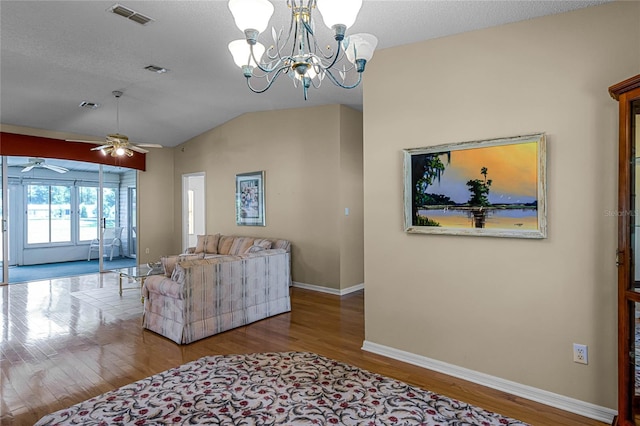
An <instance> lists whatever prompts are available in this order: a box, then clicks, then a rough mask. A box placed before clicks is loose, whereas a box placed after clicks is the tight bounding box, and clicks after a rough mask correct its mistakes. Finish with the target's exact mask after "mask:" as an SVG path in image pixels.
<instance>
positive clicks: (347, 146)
mask: <svg viewBox="0 0 640 426" xmlns="http://www.w3.org/2000/svg"><path fill="white" fill-rule="evenodd" d="M340 111H341V112H342V114H341V116H340V205H339V207H338V208H339V210H340V211H339V212H338V214H339V215H341V217H340V289H342V290H344V289H347V288H349V287H352V286H356V285H360V284H363V283H364V198H363V190H364V188H363V181H362V172H363V161H362V113H360V112H358V111H355V110H352V109H350V108H346V107H344V106H343V107H341V109H340ZM347 208H348V209H349V214H348V215H347V213H346V211H345V209H347Z"/></svg>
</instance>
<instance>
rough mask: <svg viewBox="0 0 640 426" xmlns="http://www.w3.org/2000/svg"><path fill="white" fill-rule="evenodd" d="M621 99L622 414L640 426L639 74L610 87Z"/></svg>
mask: <svg viewBox="0 0 640 426" xmlns="http://www.w3.org/2000/svg"><path fill="white" fill-rule="evenodd" d="M609 93H610V94H611V96H612V97H613V98H614V99H616V100H617V101H618V104H619V120H620V121H619V123H620V124H619V146H618V149H619V154H618V211H617V216H618V250H617V253H616V263H617V266H618V416H617V417H616V419H614V421H613V424H614V425H616V426H640V274H639V273H640V268H638V273H637V272H636V267H635V264H636V263H639V264H640V216H639V215H640V196H638V197H637V196H636V192H638V191H640V133H639V128H640V75H637V76H635V77H632V78H630V79H628V80H625V81H623V82H620V83H618V84H616V85H614V86H611V87H610V88H609Z"/></svg>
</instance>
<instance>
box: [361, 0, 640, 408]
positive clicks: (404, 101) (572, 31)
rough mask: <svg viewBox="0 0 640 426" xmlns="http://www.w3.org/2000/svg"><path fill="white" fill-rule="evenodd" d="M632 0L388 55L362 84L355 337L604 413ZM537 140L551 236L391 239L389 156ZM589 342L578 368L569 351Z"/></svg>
mask: <svg viewBox="0 0 640 426" xmlns="http://www.w3.org/2000/svg"><path fill="white" fill-rule="evenodd" d="M638 40H640V3H639V2H619V3H618V2H616V3H612V4H607V5H604V6H598V7H593V8H588V9H583V10H579V11H575V12H570V13H566V14H561V15H555V16H549V17H543V18H539V19H534V20H530V21H525V22H520V23H515V24H510V25H505V26H501V27H497V28H491V29H486V30H481V31H474V32H470V33H466V34H461V35H457V36H452V37H446V38H442V39H437V40H432V41H427V42H423V43H418V44H413V45H408V46H404V47H399V48H393V49H385V50H381V51H379V52H377V53H376V56H375V57H374V59H373V60H372V61H371V63H370V64H368V65H367V75H366V77H365V79H366V81H365V86H364V111H365V113H364V164H365V168H364V184H365V203H364V209H365V211H366V216H365V246H366V250H365V282H366V295H367V297H366V299H365V320H366V340H367V341H368V342H372V343H376V344H379V345H383V346H387V347H390V348H394V349H398V350H402V351H407V352H409V353H412V354H417V355H419V356H423V357H426V358H430V359H435V360H439V361H443V362H446V363H449V364H453V365H456V366H461V367H465V368H468V369H471V370H475V371H479V372H483V373H486V374H489V375H492V376H497V377H499V378H503V379H507V380H510V381H514V382H517V383H521V384H525V385H528V386H532V387H534V388H538V389H544V390H547V391H551V392H554V393H557V394H561V395H564V396H568V397H571V398H576V399H578V400H582V401H586V402H590V403H593V404H596V405H599V406H603V407H609V408H615V407H616V393H617V392H616V374H617V370H616V353H617V349H616V347H617V346H616V331H617V330H616V312H617V310H616V285H617V284H616V269H615V265H614V258H615V249H616V232H617V231H616V220H615V217H608V216H606V215H605V211H606V210H615V209H616V205H617V200H616V185H617V183H616V182H617V181H616V179H617V146H616V143H617V104H616V102H615V101H613V100H612V99H611V98H610V97H609V95H608V93H607V88H608V86H610V85H612V84H614V83H617V82H619V81H621V80H623V79H626V78H628V77H631V76H632V75H635V74H637V73H638V72H639V71H640V55H638V48H637V41H638ZM534 132H546V134H547V138H548V139H547V140H548V150H547V151H548V160H547V165H548V175H547V179H548V180H547V184H548V225H549V227H548V238H547V239H544V240H523V239H511V238H489V237H465V236H439V235H419V234H411V235H409V234H406V233H404V232H403V225H402V224H403V198H402V197H403V191H402V188H403V179H402V176H403V171H402V149H403V148H412V147H424V146H433V145H439V144H446V143H453V142H461V141H470V140H478V139H484V138H495V137H503V136H513V135H520V134H528V133H534ZM573 342H577V343H583V344H586V345H588V346H589V358H590V362H589V365H581V364H576V363H574V362H573V361H572V343H573Z"/></svg>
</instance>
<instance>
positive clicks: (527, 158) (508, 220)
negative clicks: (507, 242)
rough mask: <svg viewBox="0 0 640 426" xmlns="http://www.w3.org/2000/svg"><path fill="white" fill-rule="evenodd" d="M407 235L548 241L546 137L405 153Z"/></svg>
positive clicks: (422, 149) (495, 141)
mask: <svg viewBox="0 0 640 426" xmlns="http://www.w3.org/2000/svg"><path fill="white" fill-rule="evenodd" d="M404 220H405V226H404V228H405V231H406V232H409V233H423V234H451V235H476V236H492V237H513V238H546V236H547V214H546V140H545V135H544V133H538V134H532V135H525V136H515V137H510V138H501V139H489V140H482V141H474V142H460V143H454V144H446V145H437V146H431V147H427V148H411V149H405V150H404Z"/></svg>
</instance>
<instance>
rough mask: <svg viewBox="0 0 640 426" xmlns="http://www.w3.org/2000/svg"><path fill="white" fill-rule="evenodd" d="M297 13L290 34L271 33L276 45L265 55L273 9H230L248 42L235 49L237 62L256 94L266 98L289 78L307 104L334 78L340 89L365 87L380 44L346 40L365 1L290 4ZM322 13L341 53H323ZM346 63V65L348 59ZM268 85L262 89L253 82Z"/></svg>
mask: <svg viewBox="0 0 640 426" xmlns="http://www.w3.org/2000/svg"><path fill="white" fill-rule="evenodd" d="M287 6H288V7H289V9H291V22H290V24H289V31H288V33H286V34H285V33H284V28H282V29H280V31H278V32H276V30H275V28H272V29H271V36H272V38H273V44H272V45H271V46H270V47H269V49H267V50H266V52H265V47H264V45H263V44H262V43H260V42H258V36H259V35H260V33H262V32H263V31H264V30H265V29H266V28H267V25H268V24H269V19H270V18H271V15H272V14H273V10H274V8H273V4H271V2H270V1H269V0H229V9H230V10H231V13H232V14H233V17H234V19H235V22H236V25H237V26H238V28H239V29H240V30H241V31H243V32H244V34H245V39H240V40H234V41H232V42H231V43H229V51H231V54H232V55H233V60H234V62H235V63H236V65H238V66H239V67H240V68H241V69H242V73H243V74H244V76H245V77H246V79H247V86H248V87H249V89H251V91H253V92H254V93H263V92H266V91H267V90H268V89H269V88H270V87H271V85H272V84H273V82H274V81H276V79H277V78H278V77H279V76H280V75H282V74H285V75H288V76H289V77H290V78H291V80H292V81H293V84H294V86H295V87H298V86H301V87H302V90H303V94H304V99H305V100H306V99H307V91H308V89H309V88H310V87H314V88H316V89H317V88H319V87H320V85H321V83H322V81H323V80H324V79H325V78H328V79H329V80H330V81H331V82H332V83H333V84H335V85H336V86H339V87H342V88H344V89H353V88H354V87H357V86H358V85H359V84H360V82H361V81H362V73H363V72H364V68H365V65H366V63H367V61H369V60H371V57H372V56H373V52H374V50H375V48H376V45H377V44H378V39H377V38H376V37H375V36H373V35H371V34H365V33H361V34H353V35H350V36H348V37H345V32H346V30H347V28H348V27H350V26H351V25H353V23H354V22H355V20H356V16H357V15H358V12H359V11H360V7H361V6H362V0H287ZM316 7H317V8H318V11H319V12H320V13H321V14H322V18H323V20H324V23H325V24H326V25H327V27H329V28H331V29H332V30H333V32H334V35H333V38H334V39H335V47H334V48H331V46H329V45H327V46H325V47H324V48H321V47H320V45H319V44H318V41H317V40H316V36H315V23H314V20H313V13H314V11H315V9H316ZM345 58H346V59H345ZM256 80H262V84H261V85H259V88H256V87H255V86H254V85H253V84H252V82H255V81H256Z"/></svg>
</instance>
